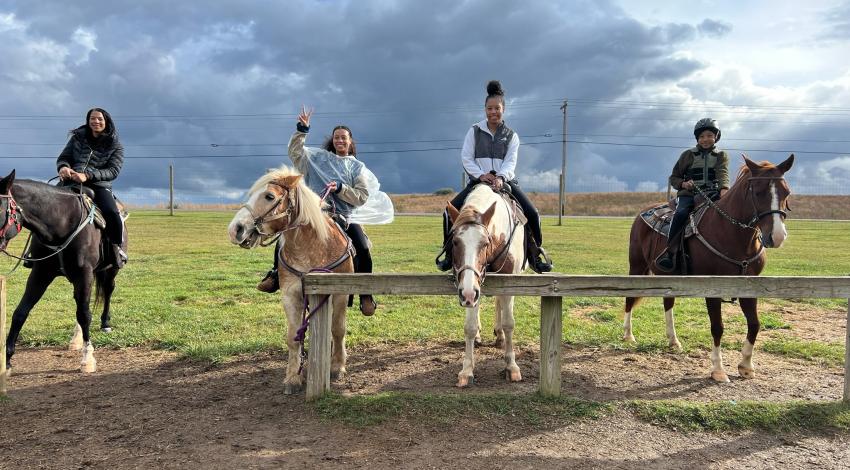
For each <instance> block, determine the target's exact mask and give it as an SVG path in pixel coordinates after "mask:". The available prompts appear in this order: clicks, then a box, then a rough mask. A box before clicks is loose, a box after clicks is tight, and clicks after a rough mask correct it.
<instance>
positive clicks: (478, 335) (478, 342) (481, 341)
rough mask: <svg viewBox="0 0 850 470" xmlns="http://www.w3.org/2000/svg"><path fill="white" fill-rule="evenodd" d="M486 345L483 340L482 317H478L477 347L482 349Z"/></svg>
mask: <svg viewBox="0 0 850 470" xmlns="http://www.w3.org/2000/svg"><path fill="white" fill-rule="evenodd" d="M482 344H484V341H483V340H482V339H481V317H478V333H476V334H475V347H476V348H477V347H480V346H481V345H482Z"/></svg>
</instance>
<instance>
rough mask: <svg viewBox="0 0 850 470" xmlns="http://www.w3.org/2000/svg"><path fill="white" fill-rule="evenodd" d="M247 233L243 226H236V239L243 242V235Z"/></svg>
mask: <svg viewBox="0 0 850 470" xmlns="http://www.w3.org/2000/svg"><path fill="white" fill-rule="evenodd" d="M244 232H245V227H244V226H243V225H242V224H238V225H236V239H237V240H242V234H243V233H244Z"/></svg>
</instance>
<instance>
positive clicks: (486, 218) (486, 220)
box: [481, 202, 496, 226]
mask: <svg viewBox="0 0 850 470" xmlns="http://www.w3.org/2000/svg"><path fill="white" fill-rule="evenodd" d="M495 213H496V203H495V202H494V203H493V204H491V205H490V208H488V209H487V210H486V211H484V213H483V214H481V223H483V224H484V226H487V225H490V219H492V218H493V214H495Z"/></svg>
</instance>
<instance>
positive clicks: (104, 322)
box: [100, 269, 118, 333]
mask: <svg viewBox="0 0 850 470" xmlns="http://www.w3.org/2000/svg"><path fill="white" fill-rule="evenodd" d="M117 275H118V270H117V269H110V270H109V271H107V272H106V273H105V274H104V275H103V277H102V278H101V279H102V281H101V285H100V288H101V289H103V312H102V313H101V314H100V331H103V332H104V333H110V332H112V323H111V322H110V320H111V318H110V316H109V305H110V302H111V301H112V293H113V292H114V291H115V276H117Z"/></svg>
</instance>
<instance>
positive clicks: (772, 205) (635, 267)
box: [623, 155, 794, 382]
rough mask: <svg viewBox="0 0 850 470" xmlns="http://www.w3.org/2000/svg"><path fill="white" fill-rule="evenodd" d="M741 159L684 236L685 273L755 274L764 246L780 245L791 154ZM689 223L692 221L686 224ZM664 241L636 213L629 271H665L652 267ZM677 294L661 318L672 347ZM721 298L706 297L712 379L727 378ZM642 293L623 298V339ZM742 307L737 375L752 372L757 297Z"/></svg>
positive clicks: (763, 259) (627, 335)
mask: <svg viewBox="0 0 850 470" xmlns="http://www.w3.org/2000/svg"><path fill="white" fill-rule="evenodd" d="M743 157H744V163H745V164H744V165H743V166H742V167H741V170H740V172H739V173H738V178H737V179H736V180H735V184H734V185H732V187H731V188H730V189H729V191H728V192H727V193H726V194H725V195H724V196H723V197H722V198H720V199H719V200H717V201H716V202H713V203H710V205H709V206H710V207H709V208H708V210H707V211H706V212H705V215H703V217H702V219H701V220H700V221H699V223H698V225H697V227H696V233H695V235H694V236H692V237H690V238H687V239H686V240H685V245H686V248H687V251H688V253H689V255H690V263H688V265H689V270H688V273H689V274H697V275H714V276H723V275H725V276H733V275H746V276H757V275H759V274H760V273H761V271H762V270H763V269H764V266H765V263H766V260H767V257H766V255H765V251H764V248H765V247H767V248H774V247H779V246H780V245H782V242H784V241H785V238H786V236H787V232H786V230H785V223H784V220H785V215H786V214H785V209H787V198H788V195H789V194H790V192H791V191H790V188H789V187H788V182H787V181H785V178H784V177H783V175H784V174H785V173H786V172H787V171H788V170H790V169H791V165H792V164H793V163H794V155H791V156H790V157H788V159H787V160H785V161H784V162H782V163H780V164H779V165H773V164H772V163H770V162H760V163H757V162H754V161H752V160H750V159H749V158H747V156H746V155H744V156H743ZM690 223H692V222H690ZM666 245H667V239H666V237H665V236H664V235H661V234H659V233H658V232H656V231H655V230H653V229H652V228H651V227H650V226H649V225H648V224H647V223H645V222H644V221H643V220H642V217H641V216H640V215H638V217H637V218H636V219H635V221H634V222H633V223H632V231H631V235H630V238H629V274H630V275H646V274H659V275H663V274H664V273H663V272H661V271H659V270H657V268H656V267H655V259H656V258H657V257H658V255H659V254H661V252H662V251H664V249H665V247H666ZM675 300H676V299H675V298H673V297H665V298H664V318H665V320H666V322H667V339H668V341H669V344H670V346H671V347H673V348H676V349H681V344H680V343H679V339H678V338H677V337H676V330H675V327H674V325H673V304H674V303H675ZM720 300H721V299H719V298H706V299H705V304H706V306H707V307H708V316H709V319H710V320H711V336H712V337H713V339H714V347H713V348H712V352H711V364H712V368H711V378H712V379H714V380H715V381H718V382H728V381H729V377H728V376H727V375H726V371H724V370H723V358H722V355H721V351H720V338H721V337H722V336H723V318H722V316H721V315H720ZM639 301H640V297H627V298H626V313H625V318H624V321H623V327H624V330H625V332H624V336H623V339H624V340H626V341H631V342H634V340H635V339H634V335H633V334H632V309H634V307H635V306H636V305H637V304H638V302H639ZM739 302H740V305H741V311H743V312H744V316H745V317H746V319H747V341H746V342H745V343H744V347H743V350H742V351H741V354H742V356H743V358H742V359H741V362H740V363H739V364H738V373H739V374H740V375H741V377H743V378H752V377H754V375H755V371H754V368H753V362H752V358H753V346H754V345H755V343H756V337H757V336H758V333H759V326H760V325H759V319H758V299H740V300H739Z"/></svg>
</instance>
